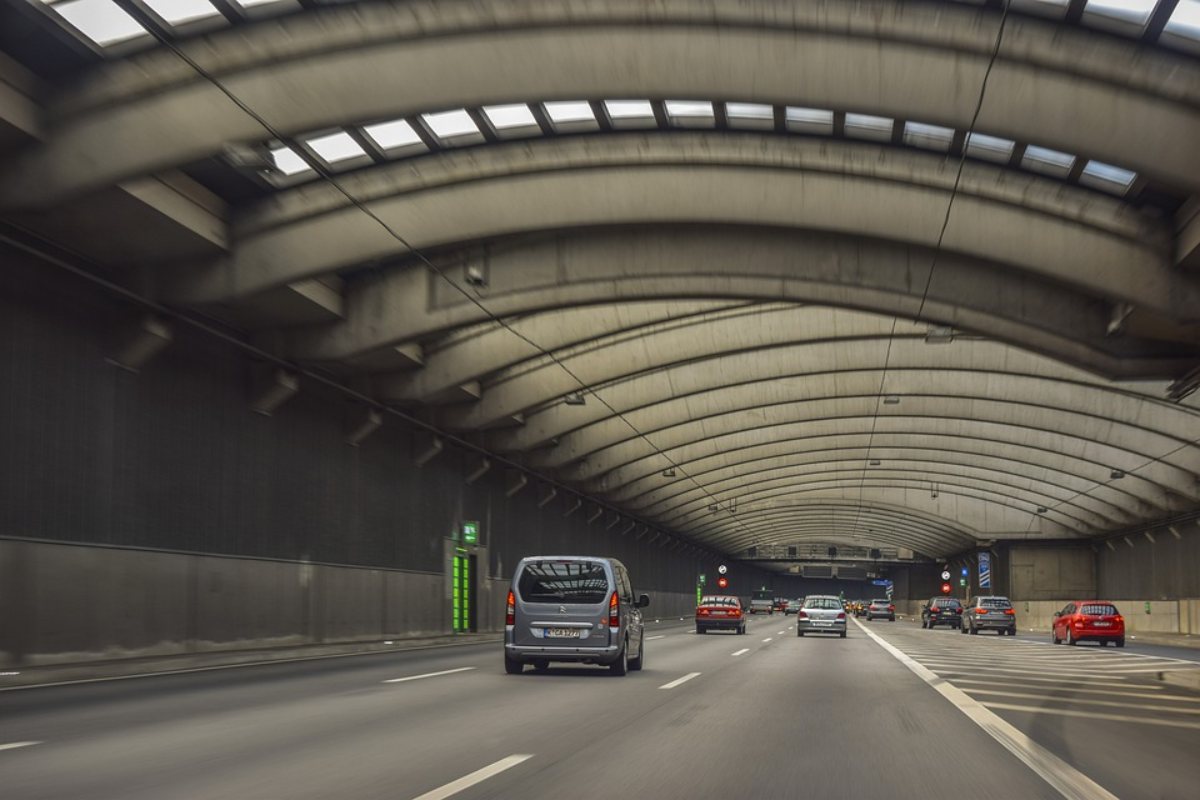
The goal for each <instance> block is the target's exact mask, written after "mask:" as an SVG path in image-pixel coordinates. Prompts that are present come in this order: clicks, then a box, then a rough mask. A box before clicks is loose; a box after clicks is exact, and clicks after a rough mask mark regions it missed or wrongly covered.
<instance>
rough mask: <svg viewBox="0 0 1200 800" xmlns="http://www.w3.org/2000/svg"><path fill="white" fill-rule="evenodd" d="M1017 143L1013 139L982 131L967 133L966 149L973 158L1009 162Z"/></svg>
mask: <svg viewBox="0 0 1200 800" xmlns="http://www.w3.org/2000/svg"><path fill="white" fill-rule="evenodd" d="M1016 146H1017V143H1016V142H1014V141H1013V140H1012V139H1001V138H1000V137H999V136H985V135H984V134H982V133H969V134H967V141H966V151H967V155H969V156H971V157H972V158H981V159H983V160H985V161H995V162H996V163H998V164H1007V163H1008V160H1009V159H1010V158H1012V154H1013V148H1015V147H1016Z"/></svg>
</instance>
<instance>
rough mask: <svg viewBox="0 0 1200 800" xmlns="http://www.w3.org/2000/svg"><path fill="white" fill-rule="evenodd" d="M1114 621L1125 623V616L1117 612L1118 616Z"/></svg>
mask: <svg viewBox="0 0 1200 800" xmlns="http://www.w3.org/2000/svg"><path fill="white" fill-rule="evenodd" d="M1113 622H1120V623H1124V622H1125V618H1124V617H1122V616H1121V615H1120V614H1117V616H1115V617H1113Z"/></svg>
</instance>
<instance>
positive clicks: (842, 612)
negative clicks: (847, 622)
mask: <svg viewBox="0 0 1200 800" xmlns="http://www.w3.org/2000/svg"><path fill="white" fill-rule="evenodd" d="M845 618H846V612H845V611H839V612H838V619H845Z"/></svg>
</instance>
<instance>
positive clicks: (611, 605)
mask: <svg viewBox="0 0 1200 800" xmlns="http://www.w3.org/2000/svg"><path fill="white" fill-rule="evenodd" d="M608 627H610V628H612V629H613V630H614V631H615V630H616V629H617V628H619V627H621V609H620V601H619V600H618V599H617V593H616V592H613V593H612V597H610V598H608Z"/></svg>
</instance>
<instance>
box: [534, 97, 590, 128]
mask: <svg viewBox="0 0 1200 800" xmlns="http://www.w3.org/2000/svg"><path fill="white" fill-rule="evenodd" d="M542 108H544V109H546V116H547V117H549V118H550V121H551V122H553V123H556V124H561V123H566V122H595V121H596V115H595V114H594V113H592V107H591V106H590V105H588V103H587V101H586V100H558V101H554V102H549V103H542Z"/></svg>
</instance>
